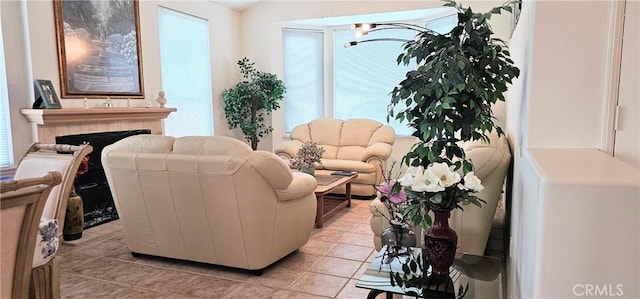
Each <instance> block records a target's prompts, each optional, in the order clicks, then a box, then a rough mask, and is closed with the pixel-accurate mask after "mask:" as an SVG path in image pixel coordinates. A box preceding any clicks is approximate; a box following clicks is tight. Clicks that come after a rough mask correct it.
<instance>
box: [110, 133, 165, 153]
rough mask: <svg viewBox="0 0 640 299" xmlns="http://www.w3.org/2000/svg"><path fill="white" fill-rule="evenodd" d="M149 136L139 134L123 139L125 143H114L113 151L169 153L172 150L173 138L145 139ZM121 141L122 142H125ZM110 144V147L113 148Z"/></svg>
mask: <svg viewBox="0 0 640 299" xmlns="http://www.w3.org/2000/svg"><path fill="white" fill-rule="evenodd" d="M148 136H149V135H146V134H141V135H134V136H131V137H128V138H125V139H126V141H123V142H118V143H114V144H117V145H115V147H114V149H117V150H118V151H126V152H134V153H141V152H142V153H170V152H171V150H172V148H173V140H174V139H175V138H174V137H171V136H158V138H147V137H148ZM125 139H123V140H125ZM114 144H112V145H111V146H114Z"/></svg>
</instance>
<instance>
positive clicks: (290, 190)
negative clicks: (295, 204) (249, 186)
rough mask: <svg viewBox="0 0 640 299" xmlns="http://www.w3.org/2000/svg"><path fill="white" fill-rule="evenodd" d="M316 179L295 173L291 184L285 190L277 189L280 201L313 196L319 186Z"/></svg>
mask: <svg viewBox="0 0 640 299" xmlns="http://www.w3.org/2000/svg"><path fill="white" fill-rule="evenodd" d="M317 184H318V183H317V181H316V179H315V178H314V177H313V176H311V175H308V174H306V173H302V172H294V173H293V180H291V184H289V186H287V188H284V189H275V191H276V196H277V197H278V201H287V200H292V199H298V198H301V197H304V196H305V195H308V194H312V193H313V192H314V190H315V189H316V186H317Z"/></svg>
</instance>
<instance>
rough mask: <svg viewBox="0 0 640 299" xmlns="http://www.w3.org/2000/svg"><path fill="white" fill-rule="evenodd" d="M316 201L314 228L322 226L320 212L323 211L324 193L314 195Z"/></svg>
mask: <svg viewBox="0 0 640 299" xmlns="http://www.w3.org/2000/svg"><path fill="white" fill-rule="evenodd" d="M316 201H317V202H318V204H317V208H316V228H321V227H322V214H323V213H324V195H316Z"/></svg>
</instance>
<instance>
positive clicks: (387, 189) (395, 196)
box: [375, 181, 407, 203]
mask: <svg viewBox="0 0 640 299" xmlns="http://www.w3.org/2000/svg"><path fill="white" fill-rule="evenodd" d="M395 185H396V182H394V181H386V182H385V183H384V184H382V185H378V186H376V187H375V188H376V190H378V191H380V193H382V194H383V195H385V196H387V198H389V201H390V202H392V203H403V202H405V201H407V194H406V193H405V192H404V190H402V189H400V192H397V193H393V186H395Z"/></svg>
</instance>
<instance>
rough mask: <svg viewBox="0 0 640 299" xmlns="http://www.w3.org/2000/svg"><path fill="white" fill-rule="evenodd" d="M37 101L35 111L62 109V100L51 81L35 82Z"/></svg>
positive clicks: (34, 106)
mask: <svg viewBox="0 0 640 299" xmlns="http://www.w3.org/2000/svg"><path fill="white" fill-rule="evenodd" d="M33 85H34V86H33V87H34V92H35V96H36V101H35V102H34V103H33V109H60V108H62V106H61V105H60V99H58V95H57V94H56V90H55V89H54V88H53V83H51V81H50V80H35V81H34V82H33Z"/></svg>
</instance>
